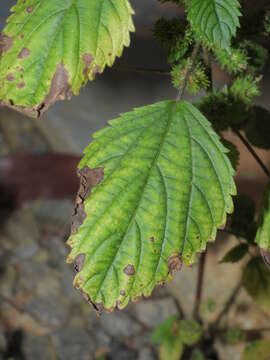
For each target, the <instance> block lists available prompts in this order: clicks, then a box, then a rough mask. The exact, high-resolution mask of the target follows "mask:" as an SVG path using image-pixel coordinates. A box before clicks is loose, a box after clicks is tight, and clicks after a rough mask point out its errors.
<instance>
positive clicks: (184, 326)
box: [179, 320, 203, 346]
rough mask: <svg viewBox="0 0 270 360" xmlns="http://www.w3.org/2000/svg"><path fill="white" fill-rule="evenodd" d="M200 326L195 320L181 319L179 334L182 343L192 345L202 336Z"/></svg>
mask: <svg viewBox="0 0 270 360" xmlns="http://www.w3.org/2000/svg"><path fill="white" fill-rule="evenodd" d="M202 331H203V330H202V327H201V325H200V324H199V323H198V322H197V321H195V320H181V321H180V326H179V336H180V339H181V341H182V342H183V344H185V345H188V346H190V345H194V344H196V343H197V342H198V341H199V340H200V338H201V336H202Z"/></svg>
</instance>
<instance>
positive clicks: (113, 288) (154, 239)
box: [68, 101, 236, 309]
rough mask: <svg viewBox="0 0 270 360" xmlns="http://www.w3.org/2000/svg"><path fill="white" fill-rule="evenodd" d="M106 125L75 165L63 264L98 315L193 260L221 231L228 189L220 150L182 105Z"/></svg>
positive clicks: (229, 206)
mask: <svg viewBox="0 0 270 360" xmlns="http://www.w3.org/2000/svg"><path fill="white" fill-rule="evenodd" d="M110 125H111V126H110V127H107V128H105V129H103V130H101V131H99V132H98V133H96V134H95V135H94V141H93V142H92V143H91V144H90V145H89V146H88V147H87V149H86V150H85V156H84V158H83V160H82V161H81V163H80V165H79V168H80V169H81V170H80V174H81V178H82V180H83V182H82V185H81V189H80V191H79V195H78V198H77V206H76V208H75V216H74V220H73V227H72V235H71V237H70V238H69V240H68V244H69V245H70V246H71V248H72V251H71V253H70V255H69V257H68V262H75V264H76V267H77V268H78V269H79V270H80V271H79V273H78V274H77V275H76V277H75V280H74V285H75V286H76V287H78V288H80V289H81V290H82V291H83V292H84V293H85V294H86V296H87V297H89V298H90V299H91V300H90V301H91V302H92V303H95V304H98V305H99V307H100V308H103V307H105V308H106V309H112V308H114V307H115V306H117V307H118V308H123V307H124V306H126V305H127V303H128V301H129V300H130V299H136V298H137V297H138V296H141V295H145V296H149V295H150V294H151V292H152V290H153V288H154V286H155V285H156V284H162V283H164V281H167V280H169V279H171V277H172V276H171V274H172V272H173V270H179V269H180V268H181V265H182V262H184V263H186V264H191V263H193V262H194V260H195V256H196V254H197V253H198V252H201V251H203V250H205V248H206V244H207V241H208V240H211V239H212V240H214V239H215V237H216V233H217V228H218V227H220V226H224V224H225V222H226V213H231V212H232V211H233V202H232V198H231V195H232V194H235V192H236V188H235V184H234V181H233V174H234V171H233V169H232V167H231V164H230V161H229V159H228V158H227V156H226V152H227V150H226V149H225V148H224V147H223V145H222V144H221V143H220V141H219V139H218V136H217V134H216V133H215V132H214V131H213V130H212V128H211V125H210V124H209V122H208V121H207V120H206V119H205V118H204V117H203V115H202V114H201V113H200V112H199V111H198V110H197V109H196V108H195V107H194V106H192V105H191V104H190V103H188V102H185V101H181V102H180V103H177V104H175V102H174V101H164V102H160V103H157V104H154V105H151V106H147V107H142V108H139V109H136V110H135V111H134V112H131V113H126V114H124V115H122V116H121V117H120V118H119V119H117V120H114V121H111V122H110ZM90 169H92V170H90ZM103 171H104V178H103V176H102V172H103ZM87 184H88V186H87ZM89 184H90V185H91V184H92V185H96V186H94V187H93V189H92V193H91V196H90V197H87V196H85V194H89V189H88V188H89ZM85 197H87V199H86V200H85V201H84V203H82V201H83V200H84V198H85ZM82 223H83V224H82ZM80 224H82V225H81V226H80ZM77 265H78V266H77ZM96 306H97V305H96Z"/></svg>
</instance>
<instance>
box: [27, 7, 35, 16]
mask: <svg viewBox="0 0 270 360" xmlns="http://www.w3.org/2000/svg"><path fill="white" fill-rule="evenodd" d="M33 10H34V5H30V6H28V8H27V9H26V11H27V12H28V13H29V14H31V12H33Z"/></svg>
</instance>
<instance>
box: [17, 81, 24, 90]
mask: <svg viewBox="0 0 270 360" xmlns="http://www.w3.org/2000/svg"><path fill="white" fill-rule="evenodd" d="M24 87H25V82H23V81H22V82H20V83H19V84H18V85H17V88H18V89H23V88H24Z"/></svg>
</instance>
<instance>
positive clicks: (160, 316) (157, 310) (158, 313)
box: [135, 298, 178, 327]
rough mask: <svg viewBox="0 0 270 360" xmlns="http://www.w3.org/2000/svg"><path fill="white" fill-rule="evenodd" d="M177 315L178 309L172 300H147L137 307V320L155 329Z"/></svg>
mask: <svg viewBox="0 0 270 360" xmlns="http://www.w3.org/2000/svg"><path fill="white" fill-rule="evenodd" d="M177 313H178V311H177V308H176V306H175V303H174V301H173V300H172V299H171V298H165V299H158V300H146V301H141V302H139V303H137V304H136V305H135V314H136V316H137V318H138V319H139V320H140V321H141V322H142V323H143V324H145V325H146V326H149V327H155V326H156V325H158V324H160V323H162V322H163V321H165V320H166V319H167V318H168V317H169V316H171V315H175V314H177Z"/></svg>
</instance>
